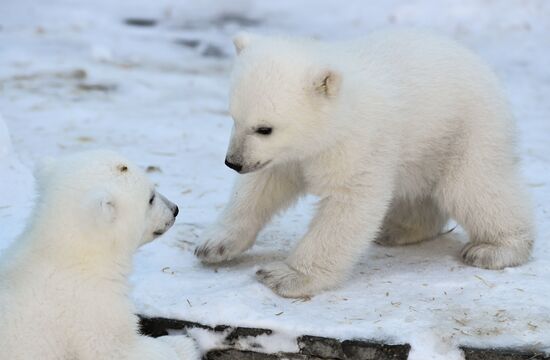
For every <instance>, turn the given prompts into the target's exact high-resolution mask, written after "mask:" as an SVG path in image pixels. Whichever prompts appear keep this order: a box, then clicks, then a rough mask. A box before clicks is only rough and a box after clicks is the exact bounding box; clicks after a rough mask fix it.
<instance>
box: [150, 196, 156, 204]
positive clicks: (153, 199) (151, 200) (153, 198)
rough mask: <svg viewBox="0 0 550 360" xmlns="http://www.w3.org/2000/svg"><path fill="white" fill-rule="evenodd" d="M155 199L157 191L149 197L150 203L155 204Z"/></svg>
mask: <svg viewBox="0 0 550 360" xmlns="http://www.w3.org/2000/svg"><path fill="white" fill-rule="evenodd" d="M153 201H155V193H153V195H151V198H150V199H149V205H153Z"/></svg>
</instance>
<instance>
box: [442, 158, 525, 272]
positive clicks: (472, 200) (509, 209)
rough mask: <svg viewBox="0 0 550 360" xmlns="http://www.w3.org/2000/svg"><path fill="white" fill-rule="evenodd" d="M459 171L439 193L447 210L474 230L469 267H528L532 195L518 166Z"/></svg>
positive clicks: (471, 165)
mask: <svg viewBox="0 0 550 360" xmlns="http://www.w3.org/2000/svg"><path fill="white" fill-rule="evenodd" d="M468 164H469V167H465V168H462V169H460V168H459V169H455V170H454V171H453V173H452V174H450V175H451V176H448V177H447V178H446V179H445V180H444V181H443V182H442V183H441V187H440V189H439V190H438V193H439V196H438V199H439V200H440V203H441V206H442V207H443V208H444V209H445V210H446V211H448V212H449V214H450V215H451V216H452V217H453V218H455V219H456V221H457V222H458V223H459V224H460V225H462V227H464V229H465V230H466V231H467V232H468V235H469V238H470V241H469V242H468V244H466V246H465V247H464V248H463V250H462V259H463V260H464V262H465V263H466V264H469V265H473V266H477V267H481V268H486V269H502V268H505V267H508V266H517V265H521V264H523V263H525V262H526V261H527V260H528V259H529V256H530V253H531V248H532V245H533V239H534V231H533V225H532V219H531V211H530V209H529V201H528V200H527V199H528V196H527V194H526V193H525V192H524V191H523V189H522V187H521V185H520V182H519V180H518V176H517V174H516V169H515V167H514V166H503V167H502V168H500V169H499V168H497V167H496V166H494V165H493V164H491V163H489V162H485V163H484V164H483V165H484V166H483V167H475V166H474V165H476V162H475V161H471V162H469V163H468Z"/></svg>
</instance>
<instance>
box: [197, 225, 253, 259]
mask: <svg viewBox="0 0 550 360" xmlns="http://www.w3.org/2000/svg"><path fill="white" fill-rule="evenodd" d="M236 234H237V233H236V232H234V231H229V230H223V229H219V230H217V231H214V232H213V231H210V232H208V233H207V234H205V235H204V236H203V241H202V244H201V245H199V246H197V247H196V248H195V256H196V257H197V258H199V259H200V260H201V261H202V262H203V263H206V264H215V263H219V262H223V261H228V260H231V259H233V258H234V257H236V256H238V255H240V254H242V253H243V252H244V251H245V250H247V249H248V248H249V247H250V246H251V245H252V243H253V241H254V239H250V237H249V236H243V235H236Z"/></svg>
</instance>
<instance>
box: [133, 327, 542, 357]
mask: <svg viewBox="0 0 550 360" xmlns="http://www.w3.org/2000/svg"><path fill="white" fill-rule="evenodd" d="M140 321H141V331H142V333H143V334H145V335H149V336H153V337H158V336H163V335H168V333H169V331H177V330H185V329H191V328H201V329H205V330H208V331H212V332H215V333H220V334H226V335H225V338H224V341H223V345H224V348H223V349H214V350H211V351H209V352H208V353H207V354H206V355H205V359H207V360H239V359H242V360H407V357H408V355H409V351H410V348H411V347H410V345H409V344H398V345H389V344H381V343H377V342H372V341H368V340H357V339H354V340H344V341H341V340H337V339H331V338H325V337H318V336H309V335H304V336H300V337H299V338H298V339H297V346H298V349H299V352H298V353H277V354H266V353H263V352H258V351H249V350H242V349H237V348H235V344H236V343H237V342H238V340H240V339H244V338H250V337H256V336H259V335H271V334H272V331H271V330H269V329H259V328H246V327H236V328H233V327H230V326H226V325H218V326H215V327H212V326H207V325H203V324H199V323H195V322H190V321H184V320H172V319H166V318H147V317H143V316H141V317H140ZM462 350H463V351H464V354H465V358H466V360H550V356H548V355H545V354H541V353H535V352H532V351H522V350H515V349H475V348H468V347H463V348H462Z"/></svg>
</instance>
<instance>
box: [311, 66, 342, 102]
mask: <svg viewBox="0 0 550 360" xmlns="http://www.w3.org/2000/svg"><path fill="white" fill-rule="evenodd" d="M341 83H342V76H341V75H340V74H339V73H338V72H336V71H334V70H331V69H325V70H323V71H320V72H318V73H317V75H315V77H314V79H313V89H314V90H315V92H316V93H318V94H321V95H323V96H326V97H333V96H336V95H337V94H338V91H339V90H340V85H341Z"/></svg>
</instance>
